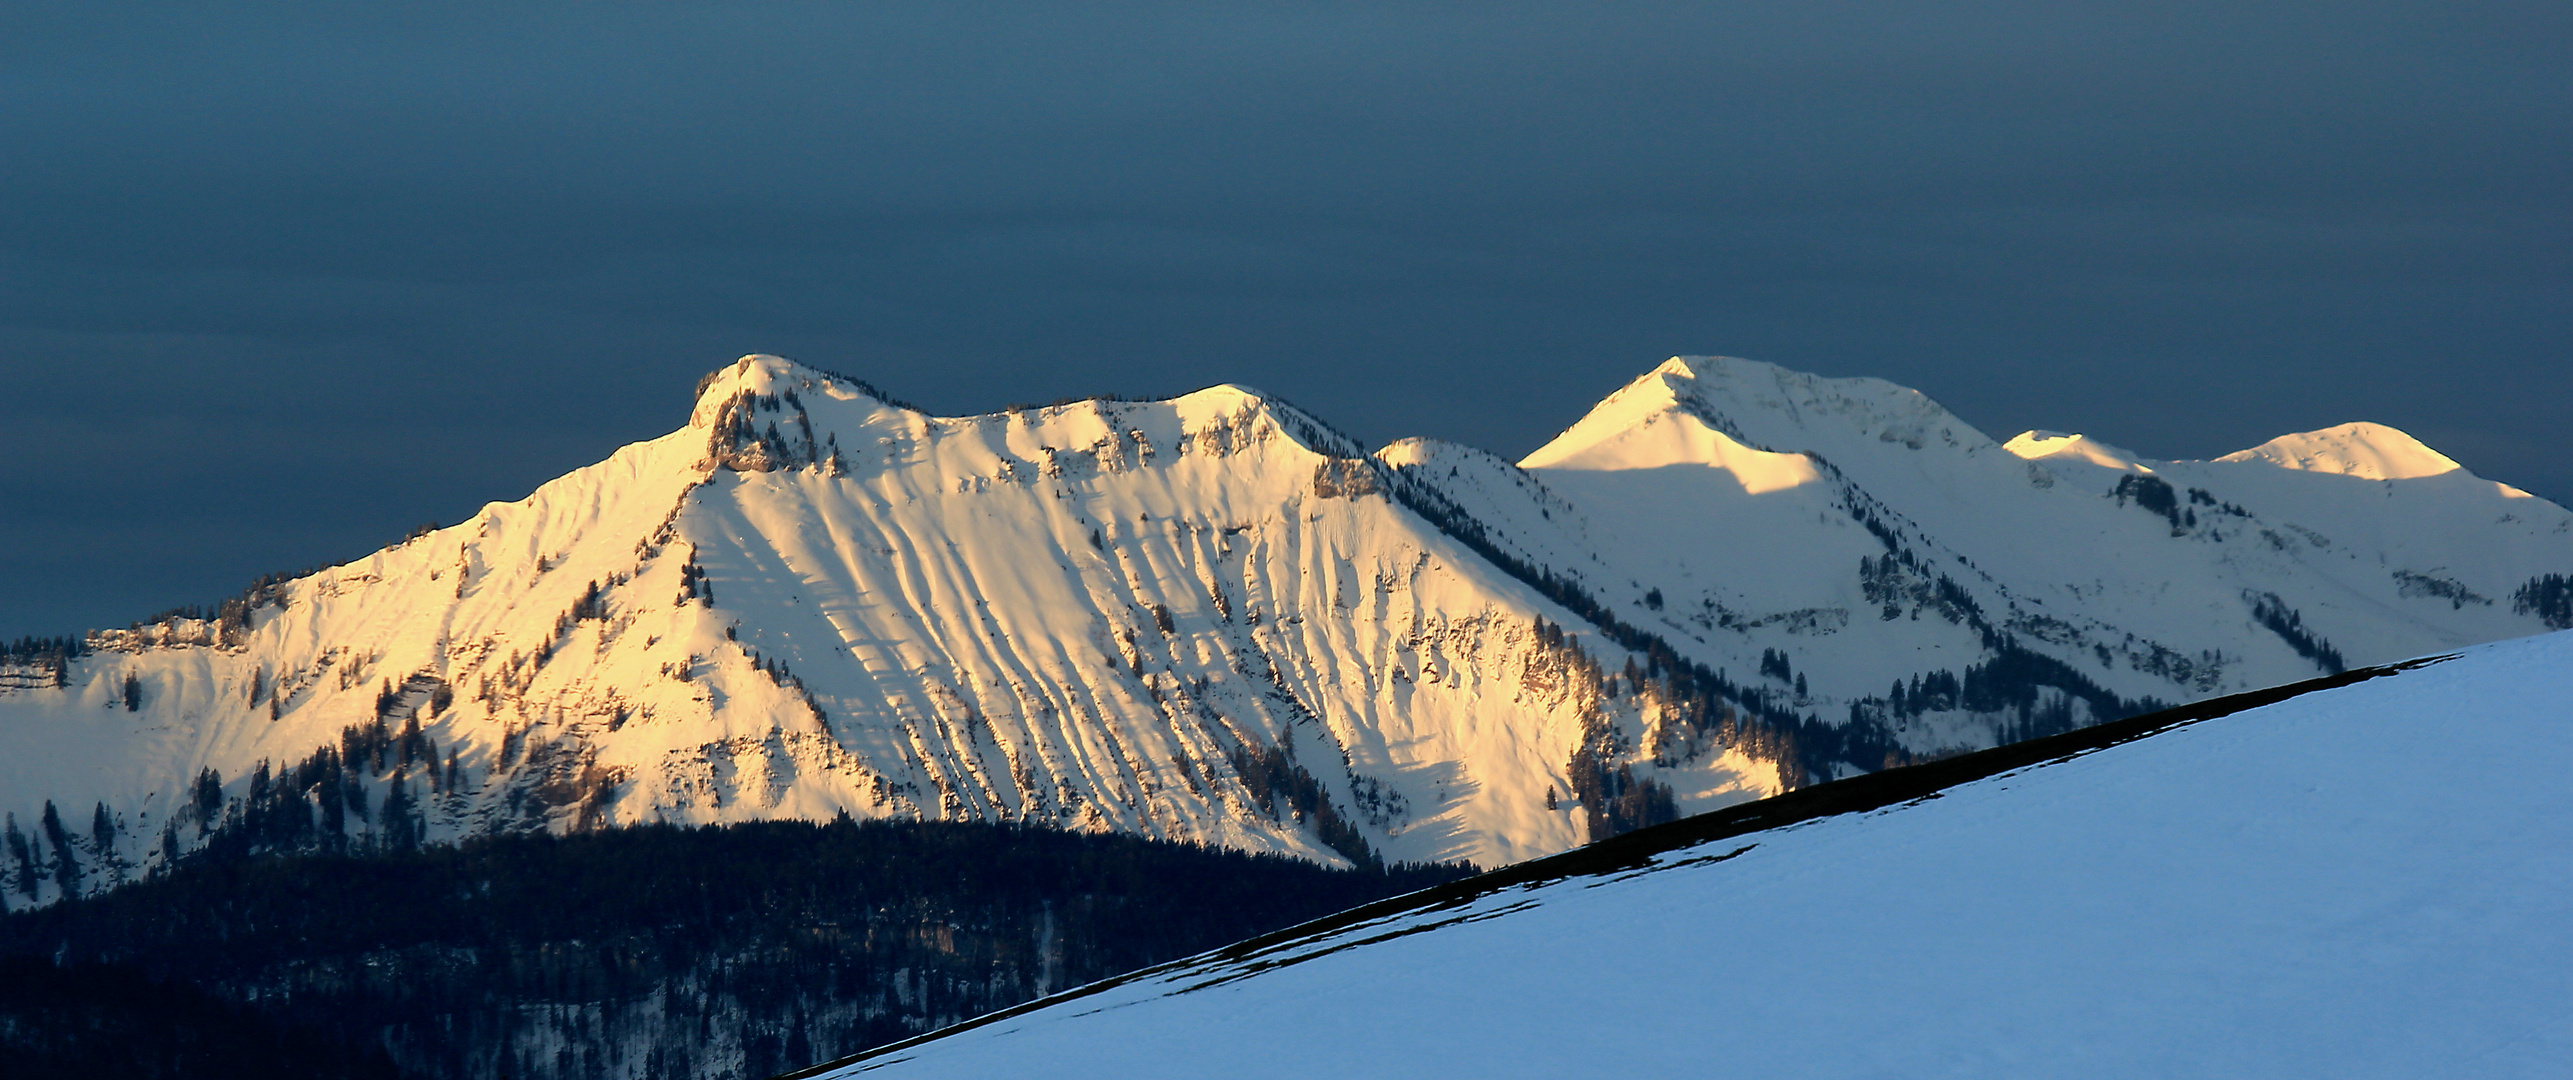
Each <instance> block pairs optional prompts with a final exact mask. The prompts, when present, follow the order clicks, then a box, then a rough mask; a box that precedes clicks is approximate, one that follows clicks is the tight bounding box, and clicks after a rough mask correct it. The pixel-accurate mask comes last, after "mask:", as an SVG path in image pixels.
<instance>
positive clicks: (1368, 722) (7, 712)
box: [0, 357, 2573, 906]
mask: <svg viewBox="0 0 2573 1080" xmlns="http://www.w3.org/2000/svg"><path fill="white" fill-rule="evenodd" d="M2567 571H2573V515H2568V514H2567V513H2566V512H2565V511H2564V510H2563V509H2562V508H2559V507H2557V506H2555V505H2553V504H2551V503H2548V502H2546V501H2544V500H2542V499H2537V498H2534V497H2530V496H2528V495H2526V494H2524V493H2521V492H2518V491H2515V490H2513V489H2511V488H2508V487H2507V486H2504V485H2500V484H2496V483H2492V482H2490V481H2485V480H2481V479H2479V478H2476V477H2474V476H2472V475H2471V474H2469V473H2467V472H2465V471H2464V470H2462V469H2460V468H2457V467H2456V466H2455V464H2454V463H2453V462H2450V461H2448V460H2447V459H2445V458H2444V457H2441V456H2439V455H2438V454H2437V453H2436V452H2434V451H2431V450H2429V449H2428V448H2426V447H2422V446H2420V445H2419V444H2418V443H2416V442H2414V441H2412V440H2411V439H2410V438H2408V437H2406V436H2404V435H2402V433H2400V432H2395V431H2392V430H2391V429H2387V428H2382V427H2374V426H2370V425H2350V426H2346V427H2342V428H2334V429H2327V430H2325V431H2322V432H2314V433H2308V434H2305V435H2297V436H2288V437H2285V438H2282V439H2280V440H2276V441H2274V442H2272V443H2270V444H2266V445H2264V446H2263V447H2259V448H2255V449H2254V450H2252V451H2246V452H2245V453H2243V454H2239V455H2232V456H2229V457H2227V458H2224V459H2220V460H2217V461H2209V462H2158V461H2147V460H2142V459H2139V458H2136V457H2134V456H2133V455H2131V454H2127V453H2125V452H2123V451H2119V450H2116V449H2114V448H2110V447H2106V446H2104V445H2102V444H2098V443H2096V442H2093V441H2091V440H2086V439H2082V438H2079V437H2074V436H2055V435H2048V434H2044V433H2030V434H2028V435H2023V436H2020V437H2019V438H2017V439H2014V440H2011V441H2010V442H2008V443H2006V444H2004V443H1996V442H1994V441H1993V440H1991V439H1989V438H1987V437H1985V436H1984V435H1982V434H1981V433H1979V432H1976V431H1975V430H1974V429H1972V428H1971V427H1968V426H1967V425H1965V424H1964V423H1962V422H1961V421H1958V420H1957V419H1956V418H1955V417H1953V416H1952V415H1950V414H1948V413H1946V412H1945V411H1944V410H1943V409H1940V408H1939V407H1938V406H1937V405H1936V404H1934V403H1932V402H1930V401H1929V400H1928V399H1926V398H1924V397H1922V396H1921V395H1919V394H1917V393H1915V392H1912V391H1909V390H1904V389H1902V388H1899V387H1894V386H1892V385H1891V384H1887V383H1883V382H1880V381H1876V380H1864V379H1861V380H1831V379H1819V378H1815V377H1813V376H1807V375H1801V374H1798V373H1794V372H1789V371H1786V370H1784V369H1780V368H1776V367H1774V366H1771V365H1767V364H1761V363H1757V362H1752V361H1742V360H1727V359H1706V358H1689V359H1680V360H1674V361H1672V362H1671V363H1668V364H1665V365H1663V366H1662V367H1660V368H1658V369H1656V370H1655V371H1653V372H1651V373H1649V374H1647V375H1646V376H1644V377H1643V378H1641V379H1638V380H1637V381H1636V382H1635V383H1634V384H1632V385H1630V386H1628V387H1627V388H1625V389H1624V390H1621V391H1619V392H1618V393H1617V394H1615V395H1612V396H1611V397H1610V398H1608V399H1607V400H1606V401H1604V402H1602V403H1601V404H1600V405H1599V406H1598V407H1597V408H1596V409H1595V410H1593V411H1592V413H1591V414H1590V415H1589V416H1588V417H1586V418H1584V419H1583V420H1581V421H1580V422H1579V423H1578V424H1576V425H1575V426H1573V427H1572V428H1571V429H1570V430H1568V431H1567V432H1565V434H1564V435H1563V436H1561V437H1560V438H1558V439H1557V440H1556V441H1555V442H1554V443H1552V444H1549V445H1548V446H1547V447H1545V448H1543V449H1541V450H1539V451H1538V452H1537V453H1535V454H1534V455H1531V456H1530V457H1529V458H1528V459H1527V460H1525V461H1524V462H1521V463H1519V464H1518V465H1513V464H1511V463H1509V462H1507V461H1504V460H1502V459H1499V458H1497V457H1494V456H1492V455H1490V454H1486V453H1483V452H1481V451H1477V450H1473V449H1471V448H1467V447H1462V446H1457V445H1453V444H1444V443H1435V442H1429V441H1423V440H1406V441H1403V442H1399V443H1396V444H1394V445H1392V446H1389V447H1386V448H1384V449H1383V450H1381V451H1378V452H1375V453H1369V452H1368V451H1367V450H1366V448H1364V447H1362V446H1360V445H1358V444H1356V443H1355V442H1353V441H1351V440H1349V439H1348V438H1346V437H1344V436H1342V435H1340V434H1338V433H1336V432H1334V431H1333V430H1331V429H1330V428H1329V427H1328V426H1327V425H1326V424H1324V423H1323V422H1321V421H1320V420H1318V419H1316V418H1314V417H1312V416H1310V415H1308V414H1306V413H1304V412H1302V411H1301V410H1298V409H1296V408H1294V407H1292V406H1290V405H1287V404H1285V403H1283V402H1280V401H1277V400H1275V399H1273V398H1269V397H1266V396H1263V395H1261V394H1258V393H1257V392H1254V391H1250V390H1246V389H1242V388H1238V387H1217V388H1214V389H1210V390H1205V391H1200V392H1198V393H1195V394H1191V395H1187V396H1185V397H1181V398H1177V399H1173V400H1169V401H1157V402H1127V401H1108V400H1101V401H1087V402H1077V403H1071V404H1063V405H1056V406H1049V407H1045V408H1026V409H1013V410H1009V411H1005V412H1002V413H996V414H991V415H986V416H972V417H960V418H939V417H932V416H928V415H925V414H923V413H921V412H919V411H916V410H913V409H910V408H907V407H904V406H902V405H900V404H899V403H897V402H894V401H892V400H890V399H888V398H886V397H885V396H884V395H883V394H881V393H879V392H877V391H875V390H874V389H873V388H871V387H868V386H867V385H866V384H864V383H861V382H858V381H856V380H853V379H848V378H845V377H840V376H834V375H830V374H827V373H824V372H820V371H817V370H815V369H811V368H807V367H803V366H800V365H795V364H792V363H789V362H787V361H783V360H779V359H777V358H774V357H745V358H744V359H743V360H742V361H741V362H739V363H737V364H734V365H729V366H727V367H726V368H724V369H722V370H720V371H718V372H716V373H714V374H712V375H710V376H708V378H707V379H706V380H705V381H704V382H703V383H702V384H701V385H700V387H699V388H698V394H697V398H696V403H695V406H694V410H693V413H692V416H691V420H690V423H689V425H688V426H687V427H685V428H683V429H681V430H679V431H677V432H674V433H672V434H670V435H667V436H663V437H661V438H658V439H654V440H652V441H649V442H643V443H637V444H635V445H632V446H629V447H626V448H625V449H623V450H620V451H618V452H617V453H616V454H615V455H614V456H612V457H611V458H610V459H609V460H607V461H605V462H602V463H600V464H597V465H594V466H591V467H589V468H585V469H582V470H579V471H576V472H574V473H572V474H569V475H567V476H564V477H562V478H561V479H558V480H556V481H554V482H552V483H549V484H547V485H545V486H544V487H543V488H540V489H539V490H538V491H537V492H535V493H534V494H532V495H530V496H529V497H528V498H526V499H524V500H521V501H518V502H514V503H495V504H492V505H490V506H488V507H486V508H484V510H483V511H482V512H481V513H479V514H477V515H476V516H475V517H474V518H472V519H471V520H468V521H465V522H463V523H461V524H458V525H455V526H452V527H449V528H444V529H439V530H435V531H430V532H427V533H424V534H422V535H419V536H416V537H413V538H412V539H410V540H408V541H406V542H404V543H402V544H399V545H396V546H394V547H391V548H387V549H385V550H384V551H381V552H378V553H376V554H374V555H371V556H369V557H367V558H364V559H360V560H357V561H355V562H352V563H348V564H346V565H342V566H338V567H332V568H329V569H326V570H323V571H320V572H318V573H314V574H311V575H309V576H304V577H300V578H296V579H293V580H289V581H281V582H271V583H266V584H263V585H262V586H261V587H259V588H257V589H254V590H253V591H252V592H251V593H249V594H246V595H245V596H244V597H242V598H241V599H240V600H238V601H235V602H233V603H231V604H229V605H227V606H225V607H224V608H222V609H220V610H217V611H210V612H203V613H199V614H201V615H202V616H203V617H202V618H195V617H179V618H171V619H166V620H162V621H159V622H156V623H152V624H147V625H138V626H137V627H135V628H133V629H130V630H119V631H106V632H100V633H94V634H91V635H89V636H88V637H87V638H86V639H83V640H81V641H78V642H77V643H72V644H69V645H68V647H66V646H64V645H61V644H56V645H51V646H48V645H46V644H45V643H36V644H34V645H29V646H26V647H22V648H20V649H18V650H16V651H13V652H12V653H10V654H9V656H7V657H6V658H5V661H0V809H5V810H6V811H7V813H8V814H9V815H10V817H11V819H12V822H13V825H14V828H15V830H16V832H15V834H14V835H16V836H17V837H19V839H17V840H13V841H11V846H10V850H9V851H7V852H5V853H0V857H5V858H6V859H8V860H9V865H7V866H5V867H0V870H5V871H6V872H7V875H8V877H9V878H10V880H9V881H8V882H7V884H9V885H11V886H14V888H10V889H5V890H0V892H5V893H6V895H7V897H8V903H9V904H11V905H12V906H25V905H27V904H29V903H32V902H42V901H49V900H51V899H53V898H56V897H59V896H61V895H65V894H66V893H70V892H94V891H97V890H99V889H103V888H107V887H110V886H111V885H112V884H113V883H114V882H116V881H119V880H123V879H126V878H130V877H132V876H135V875H138V874H141V873H145V872H148V871H149V870H150V869H151V868H152V867H154V866H157V865H161V864H163V863H165V862H167V861H168V860H169V859H170V858H172V857H173V856H174V855H180V854H184V853H188V852H193V851H201V850H207V849H209V848H218V849H227V850H237V851H245V852H247V851H261V850H314V849H320V850H336V849H363V848H368V847H386V846H392V847H401V846H409V845H414V844H418V843H421V842H424V841H436V840H446V839H454V838H458V837H462V836H467V835H475V834H483V833H494V832H512V831H528V830H554V831H569V830H577V829H588V828H598V827H609V826H615V825H620V824H632V823H640V822H652V821H671V822H689V823H704V822H725V821H743V820H758V819H769V818H781V817H792V818H804V819H811V820H827V819H829V818H831V817H834V816H836V815H839V814H843V813H845V814H848V815H851V816H853V817H857V818H861V819H864V818H884V817H899V818H923V819H947V820H988V821H1006V822H1026V823H1032V824H1041V825H1047V826H1054V827H1063V828H1072V829H1081V830H1093V831H1121V832H1129V833H1134V834H1138V835H1143V836H1149V837H1157V838H1165V839H1176V840H1182V841H1189V842H1198V843H1205V844H1213V845H1222V846H1230V847H1237V848H1244V849H1250V850H1267V851H1278V852H1286V853H1292V854H1297V855H1301V856H1304V857H1308V858H1312V859H1316V860H1320V861H1324V862H1341V861H1344V860H1357V861H1375V860H1382V861H1406V860H1456V859H1470V860H1472V861H1474V862H1476V863H1479V864H1481V865H1485V866H1495V865H1503V864H1508V863H1514V862H1518V861H1521V860H1525V859H1528V858H1532V857H1536V856H1542V855H1547V854H1551V853H1554V852H1558V851H1562V850H1565V849H1567V848H1569V847H1572V846H1574V845H1577V844H1580V843H1582V842H1584V841H1585V840H1587V839H1593V838H1596V837H1598V836H1602V835H1607V834H1611V833H1615V832H1618V831H1622V830H1624V829H1628V828H1632V827H1635V826H1638V825H1643V824H1650V823H1652V822H1655V821H1660V820H1667V819H1669V818H1671V817H1673V816H1678V815H1685V814H1689V813H1696V812H1701V811H1705V810H1710V809H1714V808H1718V807H1722V806H1726V805H1730V804H1733V803H1738V802H1742V801H1745V800H1749V799H1753V798H1757V797H1761V796H1765V795H1769V794H1774V793H1777V792H1779V791H1782V790H1788V789H1792V788H1795V787H1798V786H1801V785H1804V784H1807V783H1810V782H1813V781H1816V780H1822V779H1828V778H1831V777H1834V776H1843V775H1850V774H1854V773H1858V772H1862V771H1866V770H1870V769H1874V768H1878V767H1881V766H1883V765H1885V764H1888V763H1894V762H1900V761H1908V760H1918V759H1921V758H1926V757H1930V756H1935V755H1939V754H1943V753H1950V752H1954V751H1958V750H1965V749H1973V748H1977V747H1982V746H1989V745H1993V744H1995V743H1996V742H2000V741H2006V740H2009V739H2014V738H2020V737H2025V736H2029V735H2037V734H2045V733H2048V732H2051V731H2059V730H2064V729H2067V728H2070V727H2074V726H2079V725H2081V724H2084V723H2087V722H2090V721H2092V720H2095V719H2098V718H2101V717H2104V716H2109V715H2123V714H2126V713H2131V712H2135V711H2140V710H2142V709H2144V708H2147V707H2150V706H2152V705H2154V704H2158V703H2169V702H2178V701H2186V700H2195V699H2200V698H2204V697H2208V696H2211V695H2216V694H2221V693H2226V692H2230V691H2236V690H2241V689H2246V688H2250V687H2256V686H2265V685H2271V684H2276V683H2281V682H2287V681H2292V680H2295V679H2298V678H2303V677H2308V676H2312V675H2315V674H2319V673H2322V672H2325V671H2329V670H2335V669H2337V668H2339V667H2342V666H2351V665H2361V664H2369V663H2379V662H2385V661H2390V660H2394V659H2399V658H2402V657H2406V656H2412V655H2418V654H2422V653H2426V652H2431V651H2436V650H2441V649H2449V648H2454V647H2457V646H2460V645H2465V644H2470V643H2474V642H2481V641H2491V640H2496V639H2501V638H2508V637H2515V636H2520V635H2525V634H2530V633H2536V632H2539V631H2541V630H2544V629H2546V628H2547V627H2548V626H2549V625H2563V624H2564V623H2565V622H2567V621H2573V613H2568V612H2566V611H2565V610H2564V606H2565V592H2564V588H2563V585H2562V577H2561V575H2562V574H2563V573H2565V572H2567ZM2549 575H2556V576H2554V577H2549ZM2550 583H2551V584H2550ZM48 806H50V807H52V808H53V810H52V812H51V813H50V814H49V813H48V811H47V807H48Z"/></svg>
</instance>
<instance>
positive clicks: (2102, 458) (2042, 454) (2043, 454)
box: [2001, 431, 2153, 472]
mask: <svg viewBox="0 0 2573 1080" xmlns="http://www.w3.org/2000/svg"><path fill="white" fill-rule="evenodd" d="M2001 448H2002V449H2004V450H2008V451H2010V452H2011V453H2013V454H2017V455H2019V456H2020V457H2023V458H2026V459H2028V460H2030V461H2083V462H2088V463H2090V464H2093V465H2098V466H2101V467H2104V468H2110V469H2117V470H2119V471H2122V472H2152V471H2153V470H2152V469H2151V468H2148V467H2146V466H2145V464H2144V459H2143V458H2142V457H2139V456H2137V455H2136V453H2135V452H2134V451H2132V450H2127V449H2124V448H2122V447H2116V446H2111V445H2109V444H2107V443H2104V442H2101V441H2099V440H2098V439H2094V438H2091V437H2090V436H2088V435H2076V434H2069V433H2066V432H2061V431H2023V432H2020V433H2019V434H2018V435H2017V436H2016V437H2013V438H2012V439H2011V440H2010V441H2009V442H2006V443H2003V444H2002V445H2001Z"/></svg>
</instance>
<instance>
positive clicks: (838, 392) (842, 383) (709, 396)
mask: <svg viewBox="0 0 2573 1080" xmlns="http://www.w3.org/2000/svg"><path fill="white" fill-rule="evenodd" d="M789 391H794V392H798V393H807V394H809V393H814V392H817V391H818V392H820V393H822V394H823V395H824V396H825V397H829V398H834V399H838V400H843V401H845V400H851V399H855V398H858V397H869V398H874V399H876V400H878V401H884V402H886V403H887V404H893V405H899V404H900V403H899V402H893V401H890V400H888V399H886V398H885V396H884V395H883V394H881V393H878V392H876V390H875V388H874V387H872V386H868V385H867V384H865V383H862V382H859V381H857V380H855V379H851V378H849V377H847V376H844V375H835V374H832V373H831V372H828V371H824V370H822V369H820V368H816V367H809V366H806V365H804V364H799V363H796V362H795V361H793V360H789V359H786V358H785V357H782V356H770V355H768V354H766V353H752V354H751V355H749V356H745V357H742V358H741V359H739V360H735V361H733V362H732V363H730V364H726V365H724V366H723V367H719V368H716V369H715V370H713V371H710V372H707V373H706V374H705V376H704V377H703V378H700V379H698V380H697V400H696V405H695V407H694V408H693V409H692V410H691V411H690V412H689V414H688V423H689V425H690V426H692V427H713V426H714V425H715V423H716V422H717V421H718V420H719V419H720V418H721V417H722V415H723V412H724V409H725V406H726V404H727V403H728V402H731V401H732V400H733V399H735V398H737V397H740V396H741V395H742V394H743V393H746V392H747V393H752V394H768V395H776V394H782V393H786V392H789Z"/></svg>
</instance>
